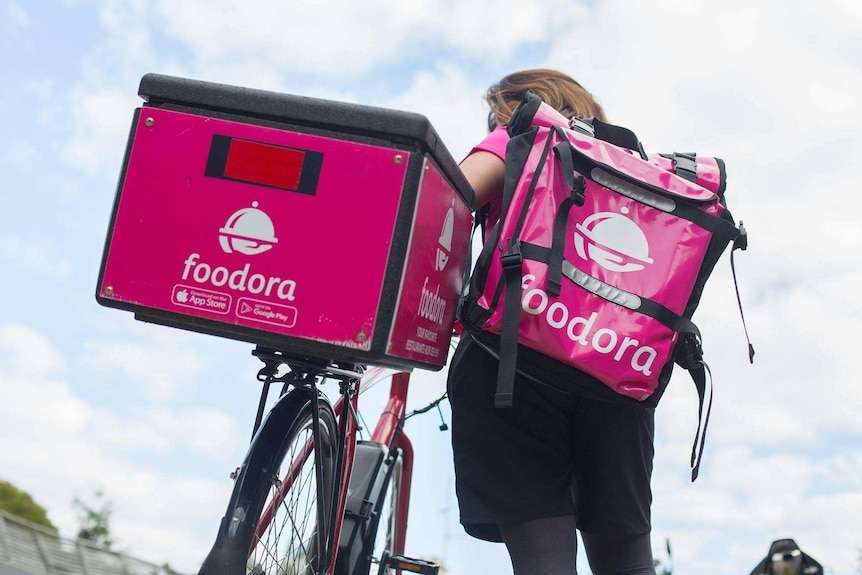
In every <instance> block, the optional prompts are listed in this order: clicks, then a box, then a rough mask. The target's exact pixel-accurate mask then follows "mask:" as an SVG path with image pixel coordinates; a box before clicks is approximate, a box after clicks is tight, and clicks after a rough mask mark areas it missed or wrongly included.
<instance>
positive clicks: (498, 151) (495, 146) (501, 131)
mask: <svg viewBox="0 0 862 575" xmlns="http://www.w3.org/2000/svg"><path fill="white" fill-rule="evenodd" d="M508 143H509V134H508V132H506V127H505V126H500V127H498V128H497V129H495V130H494V131H493V132H491V133H490V134H488V135H487V136H485V138H484V139H483V140H482V141H481V142H479V143H478V144H476V145H475V146H474V147H473V149H472V150H470V154H473V153H475V152H490V153H491V154H494V155H495V156H497V157H498V158H500V159H501V160H504V159H505V158H506V144H508ZM468 155H469V154H468Z"/></svg>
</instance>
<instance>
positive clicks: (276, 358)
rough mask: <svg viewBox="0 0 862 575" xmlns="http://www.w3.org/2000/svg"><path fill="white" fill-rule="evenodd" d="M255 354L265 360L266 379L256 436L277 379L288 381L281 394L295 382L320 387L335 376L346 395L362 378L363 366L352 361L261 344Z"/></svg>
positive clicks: (260, 377) (261, 377)
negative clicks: (280, 372)
mask: <svg viewBox="0 0 862 575" xmlns="http://www.w3.org/2000/svg"><path fill="white" fill-rule="evenodd" d="M251 354H252V355H253V356H255V357H256V358H258V359H259V360H261V361H262V362H263V364H264V365H263V367H262V368H260V371H258V372H257V380H258V381H260V382H261V383H263V389H262V390H261V393H260V402H259V403H258V406H257V415H256V417H255V420H254V429H252V432H251V436H252V438H253V437H254V435H255V433H257V430H258V429H259V428H260V424H261V422H262V421H263V413H264V410H265V408H266V400H267V398H268V397H269V389H270V386H271V385H272V384H273V383H282V384H284V385H283V386H282V389H281V394H280V395H284V394H285V393H286V392H287V390H288V389H289V388H290V386H291V385H293V386H296V387H301V386H306V387H310V388H312V389H314V388H316V386H317V382H318V381H319V380H321V379H334V380H337V381H340V382H341V384H342V395H346V393H347V392H348V391H349V390H348V389H347V387H348V386H349V385H351V384H355V382H357V381H359V378H361V377H362V371H363V370H364V367H363V366H360V365H354V364H350V365H349V367H350V369H347V367H348V366H344V365H342V364H338V363H334V362H332V361H330V360H326V359H320V358H313V357H303V356H295V355H291V354H288V353H285V352H282V351H279V350H277V349H272V348H268V347H263V346H260V345H258V346H257V347H256V348H255V349H253V350H252V352H251ZM283 365H286V366H287V367H288V371H287V372H286V373H284V374H282V375H279V374H278V372H279V370H280V369H281V366H283Z"/></svg>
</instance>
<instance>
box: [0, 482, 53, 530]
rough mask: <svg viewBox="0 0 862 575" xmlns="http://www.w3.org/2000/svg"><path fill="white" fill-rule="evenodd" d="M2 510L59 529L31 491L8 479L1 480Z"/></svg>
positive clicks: (0, 497)
mask: <svg viewBox="0 0 862 575" xmlns="http://www.w3.org/2000/svg"><path fill="white" fill-rule="evenodd" d="M0 510H3V511H5V512H6V513H9V514H10V515H14V516H16V517H20V518H21V519H25V520H27V521H29V522H31V523H35V524H37V525H41V526H43V527H47V528H48V529H51V530H53V531H56V530H57V528H56V527H54V525H53V523H51V521H50V520H49V519H48V512H47V511H45V508H44V507H42V506H41V505H39V504H38V503H36V502H35V501H33V498H32V497H30V494H29V493H26V492H24V491H21V490H20V489H18V488H17V487H15V486H14V485H12V484H11V483H9V482H8V481H0Z"/></svg>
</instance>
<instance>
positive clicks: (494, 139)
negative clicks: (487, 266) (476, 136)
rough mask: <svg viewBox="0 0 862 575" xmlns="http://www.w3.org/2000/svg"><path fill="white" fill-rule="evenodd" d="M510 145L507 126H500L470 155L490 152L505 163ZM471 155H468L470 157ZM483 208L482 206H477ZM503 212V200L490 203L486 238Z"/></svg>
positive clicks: (496, 199) (474, 148)
mask: <svg viewBox="0 0 862 575" xmlns="http://www.w3.org/2000/svg"><path fill="white" fill-rule="evenodd" d="M508 143H509V134H508V133H507V132H506V127H505V126H500V127H499V128H497V129H496V130H494V131H493V132H491V133H490V134H488V135H487V136H485V139H484V140H482V141H481V142H479V143H478V144H476V146H474V147H473V149H472V150H470V154H472V153H474V152H488V153H490V154H494V155H495V156H497V157H498V158H500V159H501V160H503V161H506V144H508ZM470 154H467V155H468V156H469V155H470ZM476 207H477V208H481V207H482V206H476ZM502 211H503V198H502V197H500V198H495V199H493V200H491V201H490V202H488V216H487V217H486V218H485V238H486V239H487V237H488V235H489V234H490V233H491V228H493V227H494V224H496V223H497V221H498V220H499V219H500V213H501V212H502Z"/></svg>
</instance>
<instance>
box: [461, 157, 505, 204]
mask: <svg viewBox="0 0 862 575" xmlns="http://www.w3.org/2000/svg"><path fill="white" fill-rule="evenodd" d="M461 171H462V172H464V175H465V176H466V177H467V181H468V182H470V185H471V186H472V187H473V191H474V192H476V209H477V210H478V209H479V208H481V207H482V206H484V205H485V204H487V203H488V202H490V201H491V200H493V199H494V198H496V197H498V196H499V195H501V194H502V193H503V176H504V174H505V170H504V168H503V160H501V159H500V158H499V157H497V156H495V155H494V154H492V153H490V152H484V151H477V152H473V153H472V154H470V155H469V156H467V157H466V158H464V160H463V161H462V162H461Z"/></svg>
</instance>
